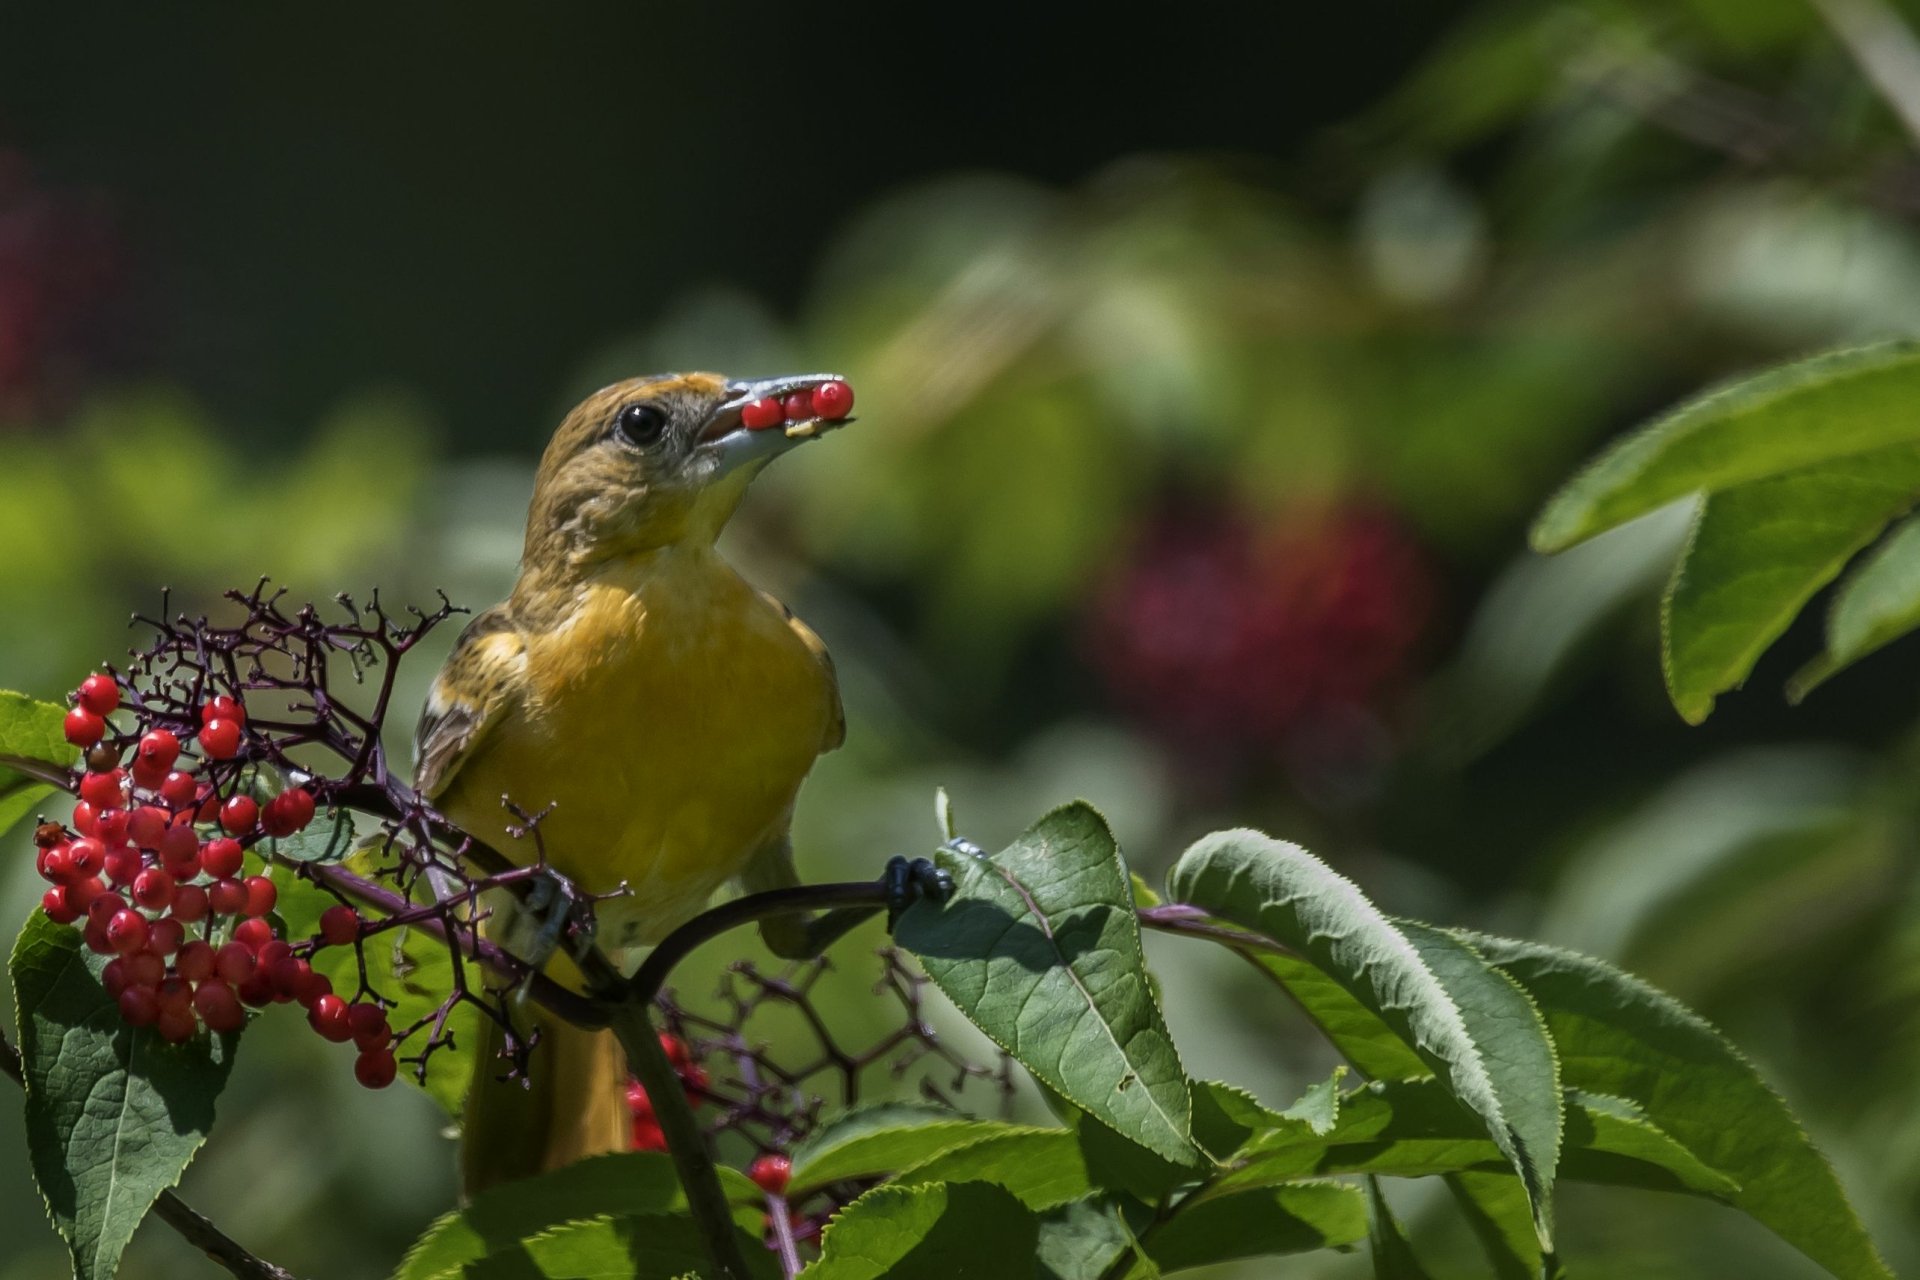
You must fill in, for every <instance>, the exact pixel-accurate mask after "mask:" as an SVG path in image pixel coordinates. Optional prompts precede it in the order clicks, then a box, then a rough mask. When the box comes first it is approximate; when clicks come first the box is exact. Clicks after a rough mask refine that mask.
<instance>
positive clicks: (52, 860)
mask: <svg viewBox="0 0 1920 1280" xmlns="http://www.w3.org/2000/svg"><path fill="white" fill-rule="evenodd" d="M33 865H34V867H35V868H36V869H37V870H38V871H39V872H40V874H41V875H42V876H44V877H46V878H47V879H49V880H51V881H53V882H54V883H55V884H62V883H64V882H66V881H68V880H71V879H73V878H74V875H73V846H72V845H70V844H57V845H55V846H53V848H51V849H42V850H41V851H40V852H39V853H38V854H36V855H34V859H33Z"/></svg>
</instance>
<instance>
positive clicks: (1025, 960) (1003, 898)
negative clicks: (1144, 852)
mask: <svg viewBox="0 0 1920 1280" xmlns="http://www.w3.org/2000/svg"><path fill="white" fill-rule="evenodd" d="M940 863H941V865H942V866H943V867H945V868H946V869H947V870H948V871H949V872H951V873H952V874H953V877H954V881H955V883H956V885H957V887H958V892H957V893H956V894H955V895H954V896H953V898H952V899H951V900H950V901H948V902H946V903H944V904H941V903H935V902H932V901H930V900H928V899H924V898H923V899H921V900H920V901H918V902H916V903H914V905H913V906H911V907H909V908H908V909H907V911H906V912H905V913H904V914H903V915H902V916H901V917H900V922H899V926H898V927H897V928H896V929H895V931H894V938H895V940H896V941H897V942H899V943H900V945H902V946H904V947H906V948H907V949H908V950H909V951H912V952H913V953H915V954H916V955H917V956H919V958H920V961H921V964H922V965H923V966H924V967H925V969H926V971H927V975H928V976H929V977H931V978H932V979H933V981H934V982H935V984H936V985H938V986H939V988H940V989H941V991H943V992H944V993H945V994H946V996H947V998H948V999H950V1000H952V1001H953V1003H954V1004H955V1005H956V1006H958V1008H959V1009H960V1010H961V1012H962V1013H964V1014H966V1015H967V1017H968V1018H970V1019H971V1020H972V1021H973V1023H974V1025H976V1026H978V1027H979V1028H980V1029H981V1030H982V1031H983V1032H985V1033H986V1034H987V1036H988V1037H989V1038H990V1039H992V1040H993V1041H994V1042H995V1043H996V1044H999V1045H1000V1046H1001V1047H1002V1048H1004V1049H1006V1050H1007V1052H1009V1053H1011V1054H1013V1056H1014V1057H1016V1058H1017V1059H1019V1060H1020V1062H1021V1064H1022V1065H1023V1066H1025V1067H1026V1068H1027V1069H1028V1070H1029V1071H1031V1072H1033V1074H1034V1075H1035V1076H1036V1077H1038V1078H1039V1079H1040V1080H1042V1081H1044V1082H1045V1083H1046V1084H1047V1085H1049V1086H1050V1087H1052V1088H1054V1089H1056V1090H1058V1091H1059V1092H1060V1093H1061V1094H1062V1095H1064V1096H1065V1097H1066V1098H1067V1099H1068V1100H1069V1101H1071V1102H1072V1103H1074V1105H1076V1106H1078V1107H1080V1108H1082V1109H1083V1110H1085V1111H1086V1112H1087V1113H1088V1114H1089V1115H1091V1116H1093V1117H1094V1118H1095V1119H1097V1120H1099V1121H1100V1122H1101V1123H1102V1124H1106V1125H1109V1126H1111V1127H1112V1128H1113V1129H1115V1130H1116V1131H1117V1132H1119V1133H1122V1134H1124V1135H1126V1136H1127V1137H1128V1138H1131V1139H1132V1140H1134V1141H1136V1142H1138V1143H1139V1144H1140V1145H1141V1146H1144V1147H1146V1148H1148V1149H1149V1150H1151V1151H1155V1152H1158V1153H1159V1154H1160V1155H1162V1156H1165V1157H1166V1158H1168V1159H1170V1160H1173V1161H1176V1162H1178V1163H1182V1164H1189V1165H1195V1164H1199V1163H1202V1162H1203V1161H1204V1157H1203V1156H1202V1155H1201V1153H1200V1152H1199V1150H1198V1149H1197V1148H1196V1147H1195V1146H1194V1145H1193V1141H1192V1135H1191V1124H1192V1099H1191V1094H1190V1090H1191V1086H1190V1085H1189V1084H1188V1081H1187V1076H1186V1072H1185V1071H1184V1070H1183V1069H1182V1068H1181V1066H1180V1057H1179V1054H1178V1053H1177V1052H1175V1050H1174V1046H1173V1040H1172V1038H1171V1037H1170V1036H1169V1035H1168V1034H1167V1027H1166V1022H1165V1020H1164V1019H1163V1018H1162V1017H1161V1014H1160V1009H1159V1006H1158V1005H1156V1004H1155V1003H1154V998H1153V992H1152V988H1151V984H1150V983H1149V982H1148V979H1147V971H1146V960H1145V957H1144V956H1143V954H1142V953H1141V950H1140V925H1139V921H1138V919H1137V918H1136V917H1135V915H1134V905H1133V895H1132V893H1131V891H1130V889H1129V885H1128V872H1127V868H1126V864H1125V863H1124V862H1122V861H1121V858H1120V849H1119V846H1118V845H1117V844H1116V843H1115V842H1114V839H1113V834H1112V832H1110V831H1108V829H1107V824H1106V820H1105V819H1103V818H1102V817H1101V816H1100V814H1099V813H1098V812H1097V811H1095V810H1094V809H1093V808H1092V807H1091V806H1089V805H1086V804H1072V805H1068V806H1066V807H1065V808H1061V809H1056V810H1054V811H1053V812H1052V813H1050V814H1048V815H1047V816H1046V817H1044V818H1042V819H1041V820H1040V821H1039V822H1038V823H1036V824H1035V825H1034V826H1033V827H1032V828H1031V829H1030V830H1029V831H1027V833H1026V834H1025V835H1023V836H1021V837H1020V838H1019V839H1018V840H1016V841H1014V842H1013V844H1012V845H1010V846H1008V847H1007V848H1006V849H1004V850H1002V851H1001V852H1000V853H998V854H996V855H994V856H993V857H992V858H990V859H979V858H970V857H967V856H966V855H964V854H958V853H954V852H952V851H950V850H943V851H941V854H940Z"/></svg>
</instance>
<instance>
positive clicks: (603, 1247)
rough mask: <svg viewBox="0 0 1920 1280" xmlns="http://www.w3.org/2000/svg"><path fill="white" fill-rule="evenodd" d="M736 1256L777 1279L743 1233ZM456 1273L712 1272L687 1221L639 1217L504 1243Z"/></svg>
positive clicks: (674, 1279) (568, 1278)
mask: <svg viewBox="0 0 1920 1280" xmlns="http://www.w3.org/2000/svg"><path fill="white" fill-rule="evenodd" d="M740 1253H741V1256H743V1257H744V1258H745V1259H746V1261H747V1269H748V1271H749V1272H751V1273H752V1274H753V1275H754V1276H756V1277H760V1280H774V1278H775V1277H777V1276H778V1275H779V1274H780V1269H779V1267H778V1266H777V1265H775V1263H774V1261H773V1256H772V1255H771V1254H769V1253H768V1252H767V1251H766V1250H765V1249H763V1248H761V1247H760V1242H759V1241H758V1240H755V1239H752V1238H751V1237H748V1236H746V1235H745V1234H744V1233H743V1234H742V1235H741V1237H740ZM446 1274H454V1273H446ZM457 1274H459V1275H460V1276H462V1277H464V1278H465V1280H679V1277H683V1276H689V1275H692V1276H706V1275H711V1274H713V1270H712V1263H711V1262H710V1261H709V1260H708V1256H707V1249H706V1244H705V1242H704V1241H703V1240H702V1238H701V1235H700V1228H699V1225H698V1224H697V1223H695V1222H694V1220H693V1219H692V1218H689V1217H686V1216H685V1215H679V1214H663V1213H638V1214H625V1215H621V1216H611V1215H609V1216H605V1217H597V1218H581V1219H579V1220H578V1221H573V1222H566V1223H562V1224H559V1225H557V1226H555V1227H553V1228H552V1229H551V1230H549V1231H544V1232H542V1233H540V1234H539V1235H535V1236H529V1237H527V1238H525V1239H518V1240H511V1241H507V1242H505V1243H504V1244H502V1245H501V1246H500V1247H499V1248H497V1249H494V1250H492V1251H490V1252H488V1253H487V1254H486V1255H485V1256H484V1257H480V1258H476V1259H474V1260H473V1261H472V1262H469V1263H468V1264H467V1265H466V1266H465V1267H464V1268H462V1269H461V1270H460V1271H459V1272H458V1273H457Z"/></svg>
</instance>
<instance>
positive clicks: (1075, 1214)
mask: <svg viewBox="0 0 1920 1280" xmlns="http://www.w3.org/2000/svg"><path fill="white" fill-rule="evenodd" d="M1127 1203H1128V1202H1126V1201H1124V1200H1123V1199H1122V1198H1120V1197H1117V1196H1112V1195H1108V1194H1104V1193H1101V1194H1096V1195H1091V1196H1087V1197H1085V1198H1083V1199H1080V1200H1075V1201H1072V1202H1071V1203H1068V1204H1063V1205H1061V1206H1059V1207H1058V1208H1056V1209H1052V1210H1049V1211H1048V1212H1046V1213H1044V1214H1042V1215H1041V1217H1040V1243H1039V1247H1038V1249H1037V1250H1036V1252H1035V1258H1036V1260H1037V1261H1038V1262H1039V1264H1040V1274H1041V1275H1043V1276H1046V1277H1048V1280H1101V1277H1103V1276H1105V1275H1106V1274H1107V1269H1108V1268H1109V1267H1111V1266H1112V1265H1113V1264H1114V1263H1115V1262H1116V1261H1117V1260H1118V1259H1119V1257H1120V1255H1121V1254H1123V1253H1125V1252H1127V1251H1128V1250H1131V1249H1134V1248H1135V1245H1134V1231H1133V1229H1132V1228H1131V1227H1130V1226H1129V1225H1128V1224H1127V1223H1126V1221H1125V1220H1123V1219H1122V1217H1121V1212H1122V1209H1123V1207H1124V1206H1125V1205H1126V1204H1127ZM1135 1207H1136V1209H1137V1210H1138V1211H1139V1212H1140V1213H1141V1214H1142V1215H1143V1216H1145V1215H1147V1214H1148V1213H1150V1211H1148V1210H1146V1209H1145V1208H1144V1206H1135ZM1135 1257H1136V1258H1137V1259H1138V1260H1139V1262H1140V1263H1142V1264H1145V1268H1146V1269H1145V1270H1144V1271H1143V1272H1137V1274H1142V1275H1144V1276H1149V1277H1154V1276H1158V1275H1159V1274H1160V1269H1159V1268H1158V1267H1156V1266H1153V1265H1152V1264H1151V1263H1150V1262H1148V1261H1147V1259H1146V1255H1144V1254H1139V1253H1136V1254H1135Z"/></svg>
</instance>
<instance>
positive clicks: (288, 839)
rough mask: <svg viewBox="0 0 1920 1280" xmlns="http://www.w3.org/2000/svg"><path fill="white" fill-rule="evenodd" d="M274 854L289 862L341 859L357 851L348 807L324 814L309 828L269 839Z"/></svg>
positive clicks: (269, 845) (275, 856) (269, 849)
mask: <svg viewBox="0 0 1920 1280" xmlns="http://www.w3.org/2000/svg"><path fill="white" fill-rule="evenodd" d="M267 849H268V851H269V852H270V853H271V854H272V856H273V857H274V858H276V859H278V860H280V861H285V862H339V861H341V860H342V859H344V858H346V857H347V856H348V855H349V854H351V853H352V852H353V851H354V831H353V821H352V819H350V818H349V817H348V816H347V813H346V811H345V810H344V809H335V810H332V811H330V812H328V813H323V814H321V815H320V816H319V817H317V818H315V819H314V820H313V822H311V823H310V824H308V826H307V828H306V830H304V831H296V832H294V833H293V834H292V835H290V836H280V837H279V838H277V839H271V840H268V841H267Z"/></svg>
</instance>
